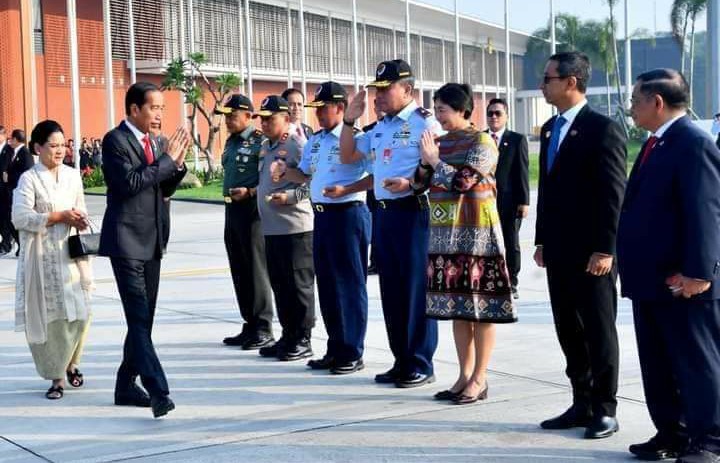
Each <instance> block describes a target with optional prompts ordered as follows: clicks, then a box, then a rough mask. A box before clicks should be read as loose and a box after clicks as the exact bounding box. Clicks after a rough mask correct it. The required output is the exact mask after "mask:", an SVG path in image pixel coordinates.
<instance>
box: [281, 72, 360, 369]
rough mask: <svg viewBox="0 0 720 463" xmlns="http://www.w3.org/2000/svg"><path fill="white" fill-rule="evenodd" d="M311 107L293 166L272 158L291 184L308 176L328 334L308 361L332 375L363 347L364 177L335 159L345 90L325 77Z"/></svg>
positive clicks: (354, 361)
mask: <svg viewBox="0 0 720 463" xmlns="http://www.w3.org/2000/svg"><path fill="white" fill-rule="evenodd" d="M307 106H308V107H313V108H316V114H317V118H318V122H319V123H320V126H321V127H322V130H320V131H319V132H317V133H316V134H314V135H313V136H311V137H310V139H309V140H308V142H307V144H306V145H305V149H304V151H303V157H302V161H301V162H300V164H299V165H298V167H297V168H296V169H292V168H288V167H287V164H286V163H285V162H284V161H282V160H279V161H276V162H275V165H274V166H273V167H274V169H273V172H274V173H275V174H276V176H278V177H281V178H283V179H287V180H289V181H294V182H297V183H305V182H308V181H310V199H311V200H312V203H313V210H314V211H315V225H314V232H313V233H314V243H313V257H314V261H315V273H316V275H317V285H318V295H319V297H320V311H321V312H322V315H323V321H324V322H325V328H326V329H327V333H328V342H327V352H326V353H325V356H323V357H322V358H320V359H315V360H310V362H308V366H309V367H310V368H312V369H314V370H330V372H331V373H334V374H349V373H354V372H356V371H358V370H362V369H363V368H364V363H363V359H362V356H363V349H364V342H365V332H366V330H367V310H368V296H367V288H366V281H367V253H368V246H369V244H370V213H369V211H368V209H367V206H366V205H365V202H364V201H363V195H362V193H361V191H362V189H365V188H367V186H369V182H367V181H366V182H363V183H364V184H365V185H364V187H363V186H361V182H360V180H362V179H364V178H365V177H367V173H366V170H367V164H368V163H367V161H366V160H365V159H364V158H363V159H360V160H358V161H357V162H355V163H353V164H343V163H342V162H341V160H340V133H341V131H342V127H343V124H342V121H343V115H344V114H345V107H346V106H347V92H346V91H345V88H344V87H343V86H342V85H340V84H338V83H336V82H325V83H323V84H321V85H320V86H319V87H318V89H317V91H316V92H315V100H314V101H313V102H311V103H308V104H307Z"/></svg>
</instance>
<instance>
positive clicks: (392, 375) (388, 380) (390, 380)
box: [375, 368, 400, 384]
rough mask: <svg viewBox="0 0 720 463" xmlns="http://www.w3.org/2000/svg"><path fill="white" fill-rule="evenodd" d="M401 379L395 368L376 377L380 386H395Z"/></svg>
mask: <svg viewBox="0 0 720 463" xmlns="http://www.w3.org/2000/svg"><path fill="white" fill-rule="evenodd" d="M399 378H400V372H398V371H397V370H396V369H395V368H391V369H389V370H388V371H386V372H385V373H379V374H377V375H375V382H376V383H379V384H395V383H396V382H397V380H398V379H399Z"/></svg>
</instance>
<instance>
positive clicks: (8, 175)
mask: <svg viewBox="0 0 720 463" xmlns="http://www.w3.org/2000/svg"><path fill="white" fill-rule="evenodd" d="M25 142H26V137H25V131H24V130H21V129H15V130H13V131H12V133H11V134H10V139H9V140H8V142H7V146H8V147H9V150H8V151H7V153H6V156H7V164H6V165H5V170H4V171H3V181H4V182H5V188H6V189H7V192H8V193H9V194H8V199H9V207H8V211H7V214H11V209H12V201H13V190H14V189H15V188H17V186H18V182H19V181H20V176H21V175H22V174H24V173H25V171H26V170H28V169H30V168H31V167H32V166H33V165H35V160H34V159H33V157H32V154H30V151H28V149H27V146H25ZM8 228H9V230H10V234H11V236H12V238H13V239H14V240H15V243H16V244H17V246H18V248H17V251H15V256H16V257H17V256H19V255H20V238H19V234H18V231H17V230H16V229H15V226H14V225H13V224H12V221H11V222H9V223H8ZM8 251H9V250H8Z"/></svg>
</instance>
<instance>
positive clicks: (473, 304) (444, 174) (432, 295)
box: [414, 83, 517, 404]
mask: <svg viewBox="0 0 720 463" xmlns="http://www.w3.org/2000/svg"><path fill="white" fill-rule="evenodd" d="M433 101H434V104H435V116H436V118H437V119H438V121H439V122H440V124H441V125H442V127H443V129H444V130H446V131H447V134H446V135H443V136H441V137H439V138H438V139H433V135H432V134H431V133H430V132H426V133H425V134H424V135H423V138H422V140H421V153H422V160H421V161H420V166H419V167H418V169H417V172H416V177H415V179H414V181H415V182H416V183H418V184H422V183H424V184H426V185H429V187H430V220H431V226H430V246H429V256H428V261H427V267H426V275H427V310H426V313H427V316H428V317H432V318H436V319H441V320H453V335H454V338H455V347H456V349H457V354H458V361H459V364H460V374H459V377H458V379H457V381H456V382H455V384H453V385H452V387H450V389H447V390H444V391H440V392H438V393H437V394H435V398H436V399H438V400H450V401H452V402H454V403H456V404H469V403H473V402H476V401H477V400H482V399H485V398H486V397H487V393H488V385H487V367H488V363H489V361H490V354H491V353H492V349H493V347H494V345H495V324H496V323H510V322H515V321H516V320H517V317H516V313H515V308H514V306H513V302H512V293H511V286H510V277H509V274H508V271H507V266H506V264H505V257H504V247H503V241H502V231H501V228H500V218H499V215H498V211H497V204H496V195H497V192H496V187H495V177H494V172H495V166H496V165H497V160H498V150H497V147H496V146H495V142H494V141H493V140H492V138H491V137H490V136H489V135H488V134H487V133H485V132H481V131H479V130H478V129H477V128H475V127H474V126H473V125H472V124H471V123H470V115H471V114H472V111H473V98H472V91H471V90H470V87H469V86H467V85H461V84H454V83H450V84H446V85H444V86H443V87H441V88H440V89H439V90H438V91H437V92H436V93H435V95H434V97H433Z"/></svg>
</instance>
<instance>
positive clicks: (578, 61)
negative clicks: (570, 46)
mask: <svg viewBox="0 0 720 463" xmlns="http://www.w3.org/2000/svg"><path fill="white" fill-rule="evenodd" d="M548 61H555V62H556V63H558V67H557V70H558V75H559V76H560V77H571V76H572V77H575V79H577V89H578V90H579V91H580V92H582V93H585V92H586V91H587V86H588V83H589V82H590V76H591V74H592V67H591V66H590V58H588V56H587V55H586V54H585V53H581V52H579V51H564V52H561V53H555V54H554V55H552V56H551V57H550V58H549V59H548Z"/></svg>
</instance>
